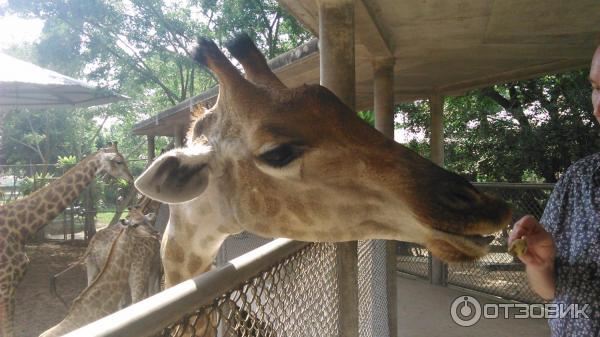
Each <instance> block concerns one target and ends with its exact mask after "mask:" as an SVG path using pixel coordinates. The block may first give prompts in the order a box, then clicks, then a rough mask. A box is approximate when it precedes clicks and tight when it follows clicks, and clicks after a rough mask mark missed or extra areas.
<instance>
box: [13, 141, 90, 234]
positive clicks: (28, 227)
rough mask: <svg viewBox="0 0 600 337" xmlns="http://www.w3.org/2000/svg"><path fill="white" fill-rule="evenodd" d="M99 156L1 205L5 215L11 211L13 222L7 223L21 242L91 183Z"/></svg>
mask: <svg viewBox="0 0 600 337" xmlns="http://www.w3.org/2000/svg"><path fill="white" fill-rule="evenodd" d="M100 155H101V154H100V152H97V153H95V154H93V155H90V156H88V157H87V158H85V159H84V160H82V161H81V162H79V163H78V164H77V165H76V166H75V167H73V168H71V169H70V170H69V171H67V172H66V173H65V174H64V175H63V176H62V177H60V178H59V179H57V180H55V181H54V182H52V183H51V184H49V185H47V186H45V187H43V188H41V189H39V190H37V191H35V192H34V193H32V194H31V195H29V196H27V197H25V198H23V199H19V200H17V201H15V202H13V203H10V204H8V205H6V206H3V207H5V208H6V209H5V212H7V213H10V212H11V211H13V212H14V214H15V218H16V221H14V222H12V223H10V224H11V225H12V226H13V227H15V228H12V229H13V230H14V231H15V232H16V233H17V234H18V235H19V239H20V240H21V241H24V240H26V239H27V237H28V236H30V235H33V234H35V233H36V232H37V231H38V230H40V229H41V228H42V227H44V226H45V225H46V224H48V223H49V222H50V221H51V220H52V219H54V218H55V217H56V216H57V215H58V214H60V212H62V211H63V210H64V209H65V208H67V206H69V205H70V204H71V203H72V202H73V201H74V200H75V199H76V198H77V197H78V196H79V194H80V193H81V192H82V191H83V190H84V189H85V188H86V187H87V186H88V185H89V184H90V183H91V182H92V180H93V179H94V177H95V176H96V173H97V172H98V170H99V168H100Z"/></svg>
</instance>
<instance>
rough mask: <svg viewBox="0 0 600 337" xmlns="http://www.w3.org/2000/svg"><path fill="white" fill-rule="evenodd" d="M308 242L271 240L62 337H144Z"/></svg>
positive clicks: (211, 299) (207, 302) (209, 301)
mask: <svg viewBox="0 0 600 337" xmlns="http://www.w3.org/2000/svg"><path fill="white" fill-rule="evenodd" d="M309 244H310V243H308V242H299V241H292V240H289V239H276V240H273V241H271V242H269V243H267V244H265V245H263V246H261V247H259V248H257V249H255V250H253V251H250V252H248V253H246V254H244V255H242V256H240V257H238V258H235V259H233V260H231V261H229V262H228V263H227V264H226V265H225V266H223V267H220V268H218V269H217V270H214V271H211V272H207V273H204V274H201V275H199V276H196V277H194V278H193V279H190V280H188V281H185V282H182V283H180V284H178V285H176V286H173V287H171V288H169V289H166V290H164V291H162V292H160V293H158V294H156V295H154V296H152V297H149V298H147V299H145V300H143V301H140V302H138V303H135V304H133V305H131V306H129V307H127V308H125V309H123V310H120V311H118V312H116V313H114V314H111V315H109V316H106V317H104V318H102V319H99V320H97V321H95V322H93V323H90V324H88V325H86V326H84V327H82V328H80V329H78V330H75V331H73V332H71V333H69V334H67V335H65V337H95V336H98V337H100V336H102V337H105V336H106V337H108V336H110V337H123V336H147V335H150V334H154V333H157V332H159V331H161V330H162V329H163V328H165V327H166V326H168V325H169V324H171V323H174V322H176V321H178V320H179V319H180V318H181V317H183V316H184V315H185V314H187V313H189V312H193V311H194V310H196V309H197V308H199V307H201V306H203V305H207V304H209V303H211V302H212V301H213V300H214V299H215V298H217V297H218V296H219V295H221V294H224V293H226V292H227V291H229V290H230V289H232V288H234V287H235V286H237V285H239V284H242V283H243V282H245V281H246V280H248V279H250V278H251V277H253V276H255V275H257V274H259V273H260V272H261V271H263V270H265V269H268V268H269V267H271V266H273V265H275V264H277V262H279V261H281V260H282V259H284V258H285V257H288V256H290V255H291V254H293V253H294V252H297V251H298V250H300V249H302V248H303V247H305V246H307V245H309Z"/></svg>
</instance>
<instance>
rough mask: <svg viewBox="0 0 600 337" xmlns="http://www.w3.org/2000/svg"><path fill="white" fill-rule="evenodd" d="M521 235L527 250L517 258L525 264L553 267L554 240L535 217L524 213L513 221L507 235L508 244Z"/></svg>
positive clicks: (537, 266) (536, 266)
mask: <svg viewBox="0 0 600 337" xmlns="http://www.w3.org/2000/svg"><path fill="white" fill-rule="evenodd" d="M522 237H525V238H526V240H527V250H526V251H525V253H524V254H522V255H520V256H519V259H520V260H521V261H522V262H523V263H524V264H525V265H527V266H528V267H534V268H549V267H553V265H554V258H555V256H556V248H555V246H554V240H553V239H552V235H550V233H548V232H547V231H546V230H545V229H544V227H543V226H542V225H541V224H540V223H539V222H538V221H537V219H536V218H535V217H533V216H531V215H526V216H524V217H522V218H521V219H519V221H517V222H516V223H515V226H514V228H513V230H512V232H510V235H509V236H508V246H509V247H510V245H511V244H512V243H513V242H514V241H515V240H516V239H520V238H522Z"/></svg>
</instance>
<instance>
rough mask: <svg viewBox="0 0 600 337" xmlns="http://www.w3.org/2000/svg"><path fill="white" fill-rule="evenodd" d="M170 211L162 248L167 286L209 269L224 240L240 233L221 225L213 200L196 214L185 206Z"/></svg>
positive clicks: (174, 207) (201, 207)
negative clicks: (191, 212) (212, 203)
mask: <svg viewBox="0 0 600 337" xmlns="http://www.w3.org/2000/svg"><path fill="white" fill-rule="evenodd" d="M169 209H170V215H169V223H168V224H167V228H166V230H165V234H164V236H163V240H162V247H161V250H162V254H161V255H162V259H163V267H164V269H165V281H166V282H165V284H166V286H167V287H170V286H173V285H175V284H177V283H180V282H182V281H185V280H187V279H190V278H192V277H194V276H196V275H198V274H201V273H204V272H206V271H208V270H210V269H211V268H212V267H213V261H214V259H215V257H216V255H217V253H218V251H219V248H220V247H221V244H222V243H223V241H225V239H226V238H227V237H228V236H229V235H230V234H232V233H235V232H237V230H235V229H233V230H232V228H231V227H230V226H226V225H224V224H222V223H221V218H220V217H219V216H218V215H217V214H215V212H214V211H213V210H215V209H216V205H211V200H210V199H208V200H206V202H205V203H204V204H203V205H201V206H200V207H197V208H194V209H193V212H194V213H193V214H190V213H189V208H186V206H185V205H183V204H182V205H170V206H169Z"/></svg>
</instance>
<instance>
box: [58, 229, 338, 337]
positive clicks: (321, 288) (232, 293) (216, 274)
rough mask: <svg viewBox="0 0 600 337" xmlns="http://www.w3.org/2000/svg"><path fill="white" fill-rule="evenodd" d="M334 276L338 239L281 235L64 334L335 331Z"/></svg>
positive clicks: (332, 333)
mask: <svg viewBox="0 0 600 337" xmlns="http://www.w3.org/2000/svg"><path fill="white" fill-rule="evenodd" d="M336 280H337V278H336V266H335V245H334V244H309V243H302V242H297V241H290V240H287V239H277V240H274V241H272V242H270V243H268V244H266V245H264V246H261V247H259V248H257V249H255V250H253V251H251V252H250V253H247V254H245V255H242V256H240V257H238V258H235V259H233V260H231V261H230V262H229V263H227V264H226V265H225V266H223V267H221V268H219V269H218V270H216V271H213V272H208V273H204V274H201V275H199V276H197V277H195V278H193V279H191V280H188V281H185V282H183V283H180V284H178V285H176V286H174V287H171V288H169V289H166V290H165V291H163V292H161V293H159V294H157V295H155V296H152V297H150V298H148V299H146V300H144V301H141V302H139V303H136V304H134V305H132V306H130V307H127V308H125V309H123V310H121V311H119V312H117V313H114V314H112V315H110V316H107V317H105V318H103V319H100V320H98V321H96V322H93V323H91V324H89V325H87V326H85V327H83V328H80V329H78V330H76V331H73V332H71V333H69V334H68V335H66V336H69V337H74V336H85V337H90V336H149V335H153V336H216V335H217V333H218V335H219V336H265V337H266V336H275V331H277V335H278V336H283V335H284V336H290V337H292V336H299V337H300V336H317V335H318V336H337V335H338V334H337V330H338V308H337V306H338V294H337V283H336ZM165 327H166V328H165Z"/></svg>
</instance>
